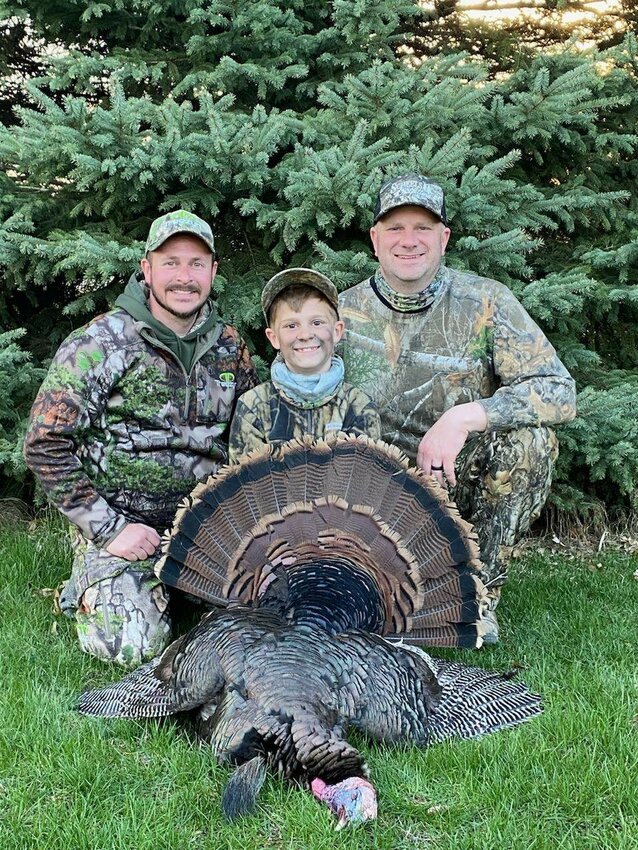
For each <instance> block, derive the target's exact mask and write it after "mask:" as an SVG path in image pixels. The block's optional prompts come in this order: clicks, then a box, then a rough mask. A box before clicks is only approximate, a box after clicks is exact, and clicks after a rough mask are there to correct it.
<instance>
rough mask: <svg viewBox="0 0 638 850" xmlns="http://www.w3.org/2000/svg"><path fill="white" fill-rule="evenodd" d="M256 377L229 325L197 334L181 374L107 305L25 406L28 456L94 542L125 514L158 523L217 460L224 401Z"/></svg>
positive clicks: (167, 521) (116, 527) (67, 345)
mask: <svg viewBox="0 0 638 850" xmlns="http://www.w3.org/2000/svg"><path fill="white" fill-rule="evenodd" d="M257 383H259V380H258V378H257V374H256V372H255V369H254V367H253V365H252V362H251V360H250V356H249V353H248V350H247V349H246V346H245V344H244V342H243V340H242V339H241V337H240V336H239V334H238V333H237V331H236V330H235V329H234V328H232V327H230V326H229V325H225V326H224V325H222V324H221V323H218V324H217V325H216V326H214V327H213V328H212V329H211V330H210V331H208V332H205V333H203V334H202V335H201V336H200V337H198V343H197V351H196V354H195V357H194V361H193V366H192V368H191V371H190V374H188V375H187V374H186V371H185V369H184V367H183V366H182V364H181V363H180V362H179V361H178V360H177V358H176V357H175V356H174V355H173V354H172V353H171V352H170V351H169V349H168V348H166V347H164V346H163V344H162V343H160V342H159V341H158V340H157V339H156V337H155V336H154V334H153V331H152V329H151V328H150V327H149V326H148V325H147V324H145V323H144V322H140V321H136V320H135V319H133V318H132V317H131V316H130V315H129V314H128V313H127V312H126V311H124V310H122V309H115V310H113V311H111V312H110V313H106V314H105V315H103V316H99V317H98V318H96V319H94V320H93V321H92V322H90V323H89V324H88V325H87V326H85V327H84V328H81V329H80V330H78V331H75V332H74V333H73V334H71V335H70V336H69V337H68V338H67V339H66V340H65V342H64V343H63V344H62V346H61V347H60V349H59V350H58V352H57V354H56V356H55V358H54V360H53V362H52V364H51V367H50V369H49V372H48V374H47V377H46V378H45V380H44V382H43V384H42V386H41V388H40V390H39V392H38V395H37V397H36V400H35V402H34V405H33V409H32V411H31V418H30V421H29V426H28V431H27V435H26V440H25V448H24V452H25V458H26V461H27V464H28V466H29V468H30V469H31V470H32V471H33V472H34V473H35V475H36V476H37V478H38V479H39V480H40V482H41V484H42V486H43V488H44V491H45V493H46V494H47V496H48V497H49V499H50V500H51V501H52V502H53V503H54V504H55V505H56V506H57V507H58V508H59V510H60V511H61V512H62V513H63V514H64V515H65V516H66V517H67V518H68V519H69V520H70V521H71V522H73V523H75V525H77V526H78V527H79V528H80V530H81V531H82V533H83V534H84V536H85V537H87V538H88V539H90V540H93V541H94V542H95V543H96V545H98V546H102V547H103V546H106V545H107V544H108V543H109V542H110V541H111V540H112V539H113V538H114V537H116V536H117V534H118V533H119V532H120V531H121V530H122V528H123V527H124V525H125V524H126V523H127V522H144V523H146V524H147V525H151V526H153V527H154V528H156V529H158V530H159V531H161V530H163V529H164V528H166V527H168V526H170V525H171V523H172V520H173V515H174V513H175V509H176V507H177V505H178V503H179V501H180V499H181V498H182V497H183V496H185V495H186V494H188V493H189V492H190V491H191V490H192V488H193V487H194V485H195V484H196V483H197V482H198V481H201V480H202V479H204V478H206V477H207V476H208V475H209V474H211V473H212V472H214V471H215V470H216V469H217V468H218V466H219V464H222V463H225V462H226V461H227V459H228V456H227V447H226V440H227V428H228V423H229V420H230V418H231V414H232V411H233V408H234V406H235V401H236V399H237V397H238V396H239V395H241V393H243V392H244V391H245V390H248V389H250V388H251V387H253V386H255V385H256V384H257Z"/></svg>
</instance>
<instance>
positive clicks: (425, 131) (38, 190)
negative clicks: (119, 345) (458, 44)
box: [0, 0, 638, 507]
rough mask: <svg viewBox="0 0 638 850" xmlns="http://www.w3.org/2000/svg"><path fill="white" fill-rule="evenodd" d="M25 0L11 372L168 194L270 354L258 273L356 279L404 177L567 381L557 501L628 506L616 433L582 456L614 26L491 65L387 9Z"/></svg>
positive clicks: (613, 199)
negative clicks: (574, 386)
mask: <svg viewBox="0 0 638 850" xmlns="http://www.w3.org/2000/svg"><path fill="white" fill-rule="evenodd" d="M5 6H7V7H8V12H10V13H11V14H14V15H15V16H19V15H21V14H24V7H23V6H22V4H20V3H13V4H12V3H6V2H5ZM29 6H30V8H29V15H30V20H29V22H28V29H29V32H30V33H31V37H32V38H33V39H34V43H36V42H37V43H40V42H39V41H38V40H42V42H43V43H46V44H48V45H49V47H51V46H53V45H55V47H56V49H55V50H51V49H49V50H48V51H46V50H42V51H40V53H39V56H38V61H39V62H44V63H45V64H46V67H45V70H44V72H43V73H42V74H41V75H40V76H39V77H34V78H32V79H30V80H29V81H27V82H26V83H25V85H24V87H23V92H24V95H25V97H28V105H20V104H18V105H17V106H16V109H15V111H14V113H13V115H12V118H11V121H6V122H5V123H4V126H3V127H2V128H0V158H2V160H3V164H4V167H5V168H4V173H3V176H2V177H1V178H0V179H1V180H2V187H1V188H2V193H1V196H0V221H2V222H3V224H2V225H1V226H0V266H1V268H2V285H1V288H0V331H2V330H4V331H8V330H9V329H12V328H20V327H22V328H25V329H26V336H25V337H24V338H23V340H22V345H23V346H24V350H27V349H28V351H30V352H31V353H32V356H33V364H34V368H33V371H32V373H29V374H28V375H27V373H26V371H25V372H24V374H25V376H26V377H25V381H26V382H27V384H28V382H29V381H32V382H33V383H34V382H35V379H36V377H37V367H39V366H40V364H41V363H43V362H44V361H46V359H47V357H49V356H50V355H51V353H52V351H53V350H54V349H55V347H56V346H57V344H58V343H59V341H60V337H61V336H63V335H64V334H65V333H66V332H67V331H68V330H69V329H70V327H71V326H74V325H77V324H80V323H81V322H83V321H85V320H86V319H88V318H90V317H91V316H92V315H93V314H94V313H95V312H96V311H98V310H101V309H104V308H105V307H107V306H108V305H109V303H111V302H112V300H113V298H114V296H115V294H116V293H118V292H119V291H121V288H122V286H123V283H124V282H125V280H126V279H127V278H128V275H129V274H130V272H131V271H132V270H133V269H134V268H135V267H136V265H137V262H138V260H139V257H140V256H141V253H142V248H143V241H144V239H145V236H146V233H147V231H148V227H149V224H150V222H151V221H152V219H153V218H155V217H156V216H157V215H158V214H161V213H162V212H164V211H167V210H170V209H175V208H177V207H184V208H187V209H191V210H193V211H195V212H197V213H198V214H200V215H202V216H203V217H205V218H208V219H209V220H211V222H212V224H213V228H214V230H215V233H216V239H217V242H218V245H219V248H220V253H221V266H220V273H219V275H218V277H217V279H216V295H217V298H218V301H219V304H220V308H221V310H222V312H223V314H224V315H225V317H226V318H227V319H228V320H229V321H231V322H233V323H235V324H237V325H238V326H239V327H240V329H241V331H242V333H243V334H244V335H245V336H246V337H247V338H248V340H249V342H250V343H251V345H252V347H253V349H254V350H257V351H259V352H261V353H262V354H263V355H264V357H265V356H267V354H266V347H265V344H264V343H263V342H262V337H263V335H262V332H261V321H262V318H261V313H260V310H259V293H260V290H261V287H262V286H263V283H264V281H265V280H266V279H267V278H268V277H269V276H270V275H271V274H273V273H274V272H275V271H277V270H278V269H279V268H281V266H282V265H283V264H296V265H301V264H309V265H313V266H314V267H317V268H319V269H321V270H322V271H325V272H326V273H328V274H329V275H330V276H331V277H332V278H333V279H334V280H335V281H336V282H337V283H338V285H339V286H341V287H344V286H348V285H351V284H353V283H356V282H358V281H359V280H361V279H362V278H363V277H364V276H365V275H367V274H369V273H370V272H371V270H372V269H373V268H374V265H375V263H374V258H373V257H372V254H371V251H370V248H369V242H368V237H367V230H368V228H369V226H370V224H371V220H372V207H373V204H374V198H375V194H376V191H377V189H378V186H379V184H380V183H381V181H382V179H383V178H384V176H386V175H389V174H394V173H399V172H402V171H408V170H417V171H420V172H423V173H427V174H429V175H430V176H432V177H434V178H435V179H437V180H439V181H440V182H441V183H442V184H443V185H444V187H445V189H446V192H447V196H448V209H449V214H450V223H451V227H452V231H453V238H452V246H451V251H450V252H449V255H448V257H449V262H450V264H451V265H454V266H456V267H458V268H467V269H472V270H474V271H477V272H478V273H480V274H484V275H486V276H489V277H495V278H497V279H499V280H502V281H503V282H505V283H506V284H507V285H508V286H510V287H511V288H512V289H513V290H514V291H515V292H516V294H517V295H518V296H519V297H520V298H521V300H522V301H523V303H524V304H525V305H526V307H527V308H528V310H529V312H530V313H531V314H532V315H533V316H534V317H535V318H536V319H537V321H539V323H540V324H541V325H542V326H543V327H544V328H545V330H546V331H547V332H548V335H549V336H550V338H551V339H552V341H553V342H554V343H555V345H556V346H557V348H558V350H559V353H560V354H561V356H562V357H563V359H564V362H565V363H566V365H567V366H568V367H569V368H570V369H571V370H572V371H573V372H574V374H575V376H576V377H577V380H578V383H579V387H580V389H581V390H582V393H583V395H582V402H581V418H580V419H579V420H577V422H576V423H574V425H573V426H571V425H570V426H568V427H567V428H565V429H562V430H563V432H564V440H563V445H564V449H563V453H562V458H561V467H560V481H559V484H560V483H561V481H562V483H563V486H562V490H561V489H560V488H559V489H558V490H557V491H556V496H555V498H556V499H558V500H562V501H561V504H562V505H563V506H565V507H570V506H572V507H573V506H575V505H577V504H580V505H582V504H585V500H584V498H583V494H585V493H586V494H588V498H589V499H590V500H594V499H595V498H597V497H604V498H607V499H610V498H612V497H613V498H614V500H615V502H616V503H617V504H623V503H624V504H627V500H628V499H630V498H632V497H633V494H634V492H635V482H636V481H637V480H638V450H636V448H635V446H636V443H635V441H634V442H633V443H632V439H631V435H630V436H629V437H628V439H627V440H626V441H625V442H622V441H621V444H620V446H619V448H618V449H617V451H616V457H618V458H619V461H618V463H616V460H615V459H614V460H613V462H612V459H606V458H605V456H604V455H605V454H608V452H605V453H600V456H595V452H594V448H595V446H594V443H595V444H596V445H605V446H606V447H608V445H609V443H608V442H607V443H606V442H605V441H606V440H608V439H611V435H612V433H613V434H615V433H616V431H615V430H614V428H615V426H613V425H612V422H615V421H616V419H614V417H617V420H618V421H620V420H621V419H622V417H623V416H624V412H623V411H624V410H625V409H626V404H625V402H626V399H627V398H628V397H629V396H628V387H632V386H635V375H636V374H637V372H636V365H637V364H636V354H635V352H636V351H637V350H638V347H637V346H636V345H635V344H634V343H635V342H638V340H635V331H634V327H635V321H634V319H635V311H636V296H635V286H634V280H635V270H636V260H637V254H638V249H637V247H636V212H637V211H636V203H637V202H636V199H635V198H634V196H633V194H632V191H631V190H632V187H634V186H635V178H636V174H635V168H636V166H635V150H636V146H637V144H638V139H637V137H636V135H635V134H634V128H635V126H636V121H635V119H636V103H637V99H638V86H637V84H636V66H635V59H634V56H635V41H634V40H633V39H632V37H628V38H627V39H626V41H625V42H623V43H622V44H621V45H619V46H616V47H614V48H613V49H611V50H607V51H605V52H603V53H597V52H595V51H592V52H590V53H582V52H578V51H576V50H566V51H563V52H561V53H556V54H554V55H550V54H543V55H541V54H539V55H532V54H530V55H529V56H528V57H526V58H525V61H522V62H521V66H520V67H518V68H517V69H516V70H512V71H510V72H509V73H507V74H495V73H494V66H493V63H491V62H488V61H484V60H481V59H479V58H473V57H471V56H469V55H468V54H467V53H460V54H459V53H456V54H451V55H438V56H430V57H426V58H424V59H423V61H420V60H417V59H416V58H415V57H416V54H415V53H414V52H410V51H406V49H405V45H406V44H408V42H411V43H414V38H415V37H418V33H419V30H420V27H421V25H422V24H423V21H424V20H425V18H426V17H427V12H424V11H423V9H422V8H421V7H420V5H419V4H418V3H415V2H405V0H403V1H402V2H401V1H400V0H378V2H374V3H370V2H363V0H333V2H330V3H326V2H313V0H308V1H307V2H301V0H297V2H294V0H293V2H285V3H284V2H283V0H244V2H242V3H237V2H217V0H209V1H208V2H204V0H189V2H187V3H184V2H180V3H175V2H169V0H105V2H99V3H98V2H95V3H87V2H82V3H80V2H72V0H59V2H57V3H55V4H53V5H50V4H46V3H30V4H29ZM621 335H622V339H620V336H621ZM3 339H5V343H4V344H5V347H6V348H8V349H10V351H11V352H12V353H11V354H10V356H11V357H13V358H14V359H15V358H16V357H17V356H18V355H17V351H16V345H17V342H16V340H15V338H13V337H11V338H9V337H2V336H0V346H2V344H3V343H2V340H3ZM20 368H23V367H20ZM612 383H613V387H612ZM34 389H35V386H30V390H31V392H32V391H33V390H34ZM3 391H4V390H3V389H2V388H0V392H3ZM623 393H625V395H624V396H623ZM607 405H613V406H614V413H613V415H612V414H611V412H610V415H609V417H607V419H605V417H604V416H603V415H602V411H603V410H604V409H605V406H607ZM22 412H23V413H24V411H22ZM595 423H598V424H597V425H596V427H594V424H595ZM0 424H4V422H3V408H2V407H1V406H0ZM607 426H609V431H608V432H607V431H605V428H606V427H607ZM6 430H7V437H6V440H7V441H8V442H9V443H10V442H11V438H10V437H9V435H10V434H11V435H13V439H14V441H17V439H18V437H19V428H18V426H17V425H16V424H15V423H14V422H13V421H8V422H7V425H6ZM9 454H10V453H9V452H8V451H5V455H4V460H7V458H8V456H9ZM605 464H607V465H605ZM567 484H569V486H566V485H567ZM575 495H576V497H574V496H575ZM623 500H624V502H623Z"/></svg>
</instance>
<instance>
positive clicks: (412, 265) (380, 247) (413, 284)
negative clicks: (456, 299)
mask: <svg viewBox="0 0 638 850" xmlns="http://www.w3.org/2000/svg"><path fill="white" fill-rule="evenodd" d="M370 238H371V239H372V245H373V246H374V252H375V254H376V255H377V258H378V260H379V265H380V266H381V271H382V272H383V276H384V277H385V279H386V281H387V282H388V283H389V284H390V286H391V287H392V288H393V289H395V290H396V291H397V292H401V293H402V294H404V295H411V294H414V293H416V292H420V291H421V290H422V289H425V287H426V286H427V285H428V284H429V283H431V282H432V280H433V278H434V275H435V274H436V271H437V269H438V267H439V264H440V262H441V257H442V256H443V254H444V253H445V248H446V246H447V243H448V239H449V238H450V229H449V228H448V227H445V225H444V224H443V222H441V221H439V219H438V218H437V217H436V216H435V215H433V214H432V213H431V212H429V210H426V209H424V208H423V207H416V206H404V207H397V209H395V210H391V211H390V212H389V213H388V214H387V215H384V216H383V218H381V219H380V220H379V221H378V222H377V223H376V224H375V225H374V227H372V228H371V229H370Z"/></svg>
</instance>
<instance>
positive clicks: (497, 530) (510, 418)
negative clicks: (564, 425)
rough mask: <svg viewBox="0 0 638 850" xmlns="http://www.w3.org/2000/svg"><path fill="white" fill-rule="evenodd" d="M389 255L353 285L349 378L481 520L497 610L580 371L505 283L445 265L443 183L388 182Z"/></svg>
mask: <svg viewBox="0 0 638 850" xmlns="http://www.w3.org/2000/svg"><path fill="white" fill-rule="evenodd" d="M373 218H374V222H373V226H372V228H371V229H370V238H371V240H372V245H373V248H374V251H375V254H376V257H377V259H378V261H379V266H378V268H377V270H376V272H375V274H373V275H372V277H370V278H369V279H367V280H364V281H363V282H362V283H359V284H358V285H356V286H354V287H353V288H352V289H349V290H347V291H346V292H343V293H342V294H341V296H340V299H339V302H340V314H341V317H342V319H343V320H344V322H345V325H346V331H345V337H344V343H343V356H344V360H345V363H346V378H347V379H348V380H349V381H350V383H352V384H354V385H355V386H362V387H365V389H366V392H367V393H368V394H369V395H370V396H371V398H372V400H373V401H374V402H376V404H377V406H378V408H379V410H380V411H381V425H382V437H383V438H384V439H385V440H387V441H389V442H392V443H395V444H396V445H397V446H399V447H400V448H401V449H402V450H403V451H404V452H405V453H406V454H407V455H408V456H409V457H410V458H411V459H412V461H414V462H415V463H416V464H417V465H418V466H419V467H421V469H423V470H424V472H425V473H426V474H428V475H433V476H434V477H435V478H437V479H438V481H439V482H440V483H441V484H442V485H443V486H446V487H448V488H450V492H451V495H452V497H453V498H454V500H455V501H456V503H457V505H458V507H459V510H460V512H461V515H462V516H463V517H465V518H466V519H467V520H469V521H470V522H472V523H473V524H474V526H475V529H476V531H477V533H478V537H479V543H480V545H481V556H482V561H483V564H484V576H483V577H484V580H485V581H486V583H487V584H488V588H489V593H490V598H491V608H492V611H491V612H490V613H489V614H488V621H489V622H488V634H487V636H486V640H487V641H495V640H497V637H498V625H497V622H496V617H495V615H494V613H493V609H494V608H495V607H496V604H497V602H498V599H499V594H500V586H501V585H502V584H503V583H504V581H505V577H506V572H507V566H508V562H509V560H510V557H511V554H512V548H513V546H514V543H515V541H516V540H517V539H518V538H519V537H520V536H521V535H522V534H523V533H524V532H525V531H526V530H527V528H528V527H529V524H530V522H531V521H532V520H533V519H534V518H535V517H536V516H538V513H539V512H540V510H541V508H542V506H543V504H544V502H545V500H546V498H547V495H548V493H549V488H550V484H551V477H552V472H553V468H554V463H555V460H556V457H557V454H558V446H557V441H556V436H555V434H554V432H553V431H552V430H551V428H550V427H549V426H552V425H556V424H558V423H561V422H567V421H569V420H570V419H572V418H573V417H574V415H575V388H574V381H573V380H572V378H571V377H570V375H569V373H568V372H567V370H566V369H565V367H564V366H563V364H562V363H561V362H560V360H559V359H558V357H557V355H556V352H555V351H554V349H553V347H552V346H551V345H550V343H549V341H548V340H547V338H546V337H545V335H544V334H543V333H542V331H541V330H540V329H539V328H538V326H537V325H536V324H535V323H534V322H533V321H532V319H531V318H530V317H529V315H528V314H527V313H526V311H525V310H524V308H523V307H522V306H521V304H520V303H519V302H518V301H517V299H516V298H515V297H514V296H513V295H512V293H511V292H510V291H509V289H507V287H505V286H504V285H503V284H501V283H499V282H497V281H495V280H489V279H486V278H483V277H480V276H479V275H475V274H471V273H467V272H460V271H456V270H453V269H449V268H447V267H446V265H445V263H444V254H445V250H446V247H447V244H448V240H449V237H450V229H449V227H448V223H447V212H446V209H445V196H444V192H443V189H442V187H441V186H440V185H439V184H438V183H436V182H435V181H433V180H431V179H429V178H427V177H425V176H423V175H420V174H404V175H401V176H398V177H394V178H392V179H390V180H387V181H386V182H385V183H384V184H383V185H382V186H381V188H380V190H379V195H378V198H377V202H376V205H375V209H374V215H373Z"/></svg>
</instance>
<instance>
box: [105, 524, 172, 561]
mask: <svg viewBox="0 0 638 850" xmlns="http://www.w3.org/2000/svg"><path fill="white" fill-rule="evenodd" d="M159 542H160V536H159V534H158V533H157V532H156V531H155V529H154V528H151V527H150V525H144V524H143V523H141V522H130V523H129V524H128V525H125V526H124V528H123V529H122V531H120V533H119V534H118V535H117V537H115V538H114V539H113V540H111V542H110V543H109V545H108V546H106V547H105V549H106V551H107V552H109V553H110V554H111V555H115V556H116V557H117V558H124V559H125V560H127V561H143V560H144V559H145V558H148V557H150V556H151V555H152V554H153V553H154V552H155V550H156V549H157V547H158V546H159Z"/></svg>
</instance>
